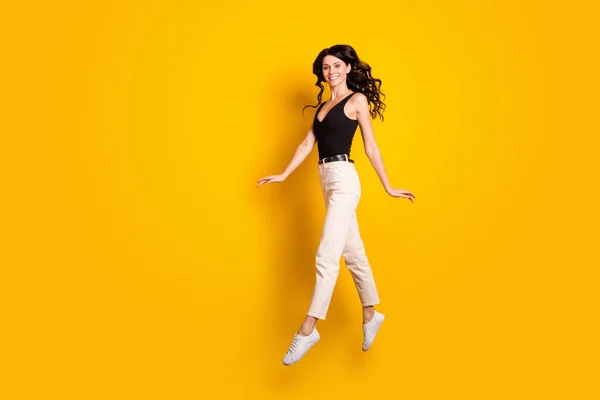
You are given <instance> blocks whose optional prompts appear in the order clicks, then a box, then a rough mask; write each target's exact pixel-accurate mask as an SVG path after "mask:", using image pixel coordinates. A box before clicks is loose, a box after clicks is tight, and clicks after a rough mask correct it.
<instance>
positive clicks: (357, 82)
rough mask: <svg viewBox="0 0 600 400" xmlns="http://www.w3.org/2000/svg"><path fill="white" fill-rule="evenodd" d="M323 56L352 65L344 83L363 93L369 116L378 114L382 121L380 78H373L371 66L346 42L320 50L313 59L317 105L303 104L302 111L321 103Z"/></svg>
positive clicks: (383, 108) (382, 105) (375, 116)
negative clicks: (317, 92) (366, 101)
mask: <svg viewBox="0 0 600 400" xmlns="http://www.w3.org/2000/svg"><path fill="white" fill-rule="evenodd" d="M325 56H334V57H336V58H339V59H340V60H342V61H343V62H344V63H345V64H346V65H348V64H350V65H352V69H351V70H350V72H349V73H348V75H347V77H346V84H347V85H348V88H349V89H350V90H352V91H354V92H360V93H362V94H364V95H365V96H366V97H367V99H368V100H369V113H370V114H371V118H373V119H375V118H377V117H378V116H379V118H381V120H382V121H383V111H384V110H385V103H384V102H383V101H382V99H381V98H382V97H383V98H384V99H385V94H384V93H383V92H382V91H381V79H376V78H373V76H372V75H371V66H370V65H369V64H367V63H366V62H364V61H363V60H361V59H360V58H359V57H358V55H357V54H356V51H355V50H354V49H353V48H352V46H349V45H347V44H337V45H335V46H331V47H329V48H327V49H323V50H321V52H320V53H319V55H318V56H317V58H316V59H315V61H314V62H313V74H315V75H316V76H317V82H316V83H315V86H317V87H318V88H319V89H320V91H319V94H318V95H317V105H316V106H313V105H310V104H309V105H307V106H304V108H303V109H302V112H303V113H304V109H305V108H306V107H312V108H317V107H319V105H321V99H322V97H323V91H324V90H325V87H324V86H323V82H326V80H325V77H324V76H323V59H324V58H325Z"/></svg>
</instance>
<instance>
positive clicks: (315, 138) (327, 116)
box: [258, 45, 415, 365]
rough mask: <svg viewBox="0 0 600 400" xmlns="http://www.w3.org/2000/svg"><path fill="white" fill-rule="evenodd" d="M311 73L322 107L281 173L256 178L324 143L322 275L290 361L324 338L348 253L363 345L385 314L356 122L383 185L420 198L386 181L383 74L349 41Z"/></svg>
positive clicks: (325, 54) (273, 178)
mask: <svg viewBox="0 0 600 400" xmlns="http://www.w3.org/2000/svg"><path fill="white" fill-rule="evenodd" d="M313 73H314V74H315V75H316V76H317V83H316V84H315V85H316V86H318V87H319V88H320V92H319V94H318V95H317V105H316V106H311V107H313V108H316V107H318V108H317V112H316V113H315V117H314V120H313V123H312V125H311V128H310V129H309V131H308V133H307V134H306V137H305V138H304V140H303V141H302V143H300V145H299V146H298V148H297V150H296V152H295V154H294V156H293V157H292V159H291V161H290V163H289V164H288V166H287V168H286V169H285V171H284V172H283V173H282V174H280V175H270V176H267V177H264V178H262V179H259V180H258V186H259V187H260V186H261V185H262V184H265V183H277V182H283V181H284V180H285V179H286V178H287V177H288V176H289V175H290V174H291V173H292V172H293V171H294V170H295V169H296V168H297V167H298V166H299V165H300V164H301V163H302V161H304V159H305V158H306V157H307V156H308V154H309V153H310V152H311V151H312V149H313V147H314V144H315V143H318V151H319V175H320V180H321V188H322V190H323V196H324V198H325V204H326V207H327V212H326V216H325V223H324V226H323V231H322V234H321V241H320V244H319V249H318V251H317V257H316V268H317V278H316V285H315V289H314V293H313V297H312V301H311V304H310V308H309V311H308V313H307V316H306V318H305V320H304V322H303V323H302V325H301V326H300V329H299V330H298V332H297V333H296V334H295V335H294V339H293V341H292V344H291V345H290V347H289V349H288V351H287V353H286V354H285V356H284V358H283V363H284V364H285V365H291V364H293V363H296V362H298V361H299V360H300V359H301V358H302V357H303V356H304V354H306V352H307V351H308V350H309V349H310V348H311V347H312V346H313V345H314V344H315V343H317V342H318V341H319V339H320V336H319V332H318V331H317V329H316V323H317V320H318V319H323V320H324V319H325V316H326V314H327V309H328V308H329V303H330V301H331V296H332V294H333V289H334V286H335V283H336V280H337V276H338V272H339V268H340V258H341V256H342V255H343V256H344V258H345V260H346V265H347V267H348V269H349V270H350V273H351V274H352V278H353V279H354V283H355V285H356V288H357V290H358V294H359V296H360V299H361V304H362V307H363V347H362V349H363V350H364V351H366V350H368V349H369V347H370V346H371V344H372V343H373V340H374V339H375V335H376V334H377V331H378V330H379V328H380V326H381V324H382V323H383V320H384V315H383V314H381V313H379V312H378V311H376V310H375V307H374V306H375V305H376V304H379V296H378V293H377V289H376V287H375V281H374V279H373V273H372V271H371V267H370V265H369V261H368V259H367V256H366V254H365V249H364V246H363V242H362V239H361V238H360V234H359V230H358V222H357V219H356V207H357V205H358V201H359V199H360V195H361V187H360V181H359V178H358V174H357V172H356V168H355V166H354V161H353V160H351V159H350V148H351V145H352V139H353V137H354V133H355V132H356V128H357V126H358V125H360V130H361V133H362V137H363V142H364V146H365V152H366V154H367V157H368V158H369V160H370V162H371V164H372V165H373V168H374V169H375V171H376V172H377V175H378V176H379V179H380V180H381V183H382V184H383V187H384V189H385V191H386V192H387V193H388V194H389V195H390V196H393V197H403V198H406V199H409V200H410V201H411V202H413V200H414V198H415V196H414V195H413V194H412V193H411V192H409V191H407V190H402V189H394V188H392V187H391V186H390V184H389V182H388V178H387V176H386V171H385V167H384V165H383V160H382V158H381V154H380V152H379V149H378V147H377V144H376V142H375V139H374V136H373V128H372V125H371V120H370V118H376V117H377V116H379V117H380V118H381V120H382V121H383V110H384V109H385V104H384V103H383V102H382V101H381V99H380V97H381V96H382V95H383V93H381V91H380V87H381V80H379V79H375V78H373V77H372V75H371V67H370V66H369V64H367V63H365V62H364V61H362V60H361V59H359V57H358V56H357V54H356V51H355V50H354V49H353V48H352V47H351V46H348V45H336V46H332V47H330V48H327V49H324V50H322V51H321V52H320V53H319V55H318V56H317V58H316V60H315V61H314V63H313ZM323 82H326V83H327V84H329V88H330V92H331V98H330V99H329V100H328V101H326V102H325V103H322V104H321V96H322V94H323V90H324V87H323V85H322V83H323ZM319 105H320V106H319ZM371 106H372V109H371ZM305 108H306V107H305Z"/></svg>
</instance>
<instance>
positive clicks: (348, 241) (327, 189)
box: [308, 161, 379, 319]
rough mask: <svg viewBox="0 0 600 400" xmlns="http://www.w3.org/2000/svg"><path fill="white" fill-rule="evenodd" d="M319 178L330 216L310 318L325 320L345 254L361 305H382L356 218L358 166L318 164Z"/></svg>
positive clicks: (320, 245)
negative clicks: (341, 259) (341, 260)
mask: <svg viewBox="0 0 600 400" xmlns="http://www.w3.org/2000/svg"><path fill="white" fill-rule="evenodd" d="M319 176H320V179H321V188H322V190H323V197H324V199H325V206H326V208H327V213H326V215H325V223H324V225H323V231H322V233H321V242H320V244H319V249H318V250H317V258H316V265H317V281H316V285H315V290H314V293H313V297H312V301H311V304H310V309H309V311H308V315H310V316H312V317H315V318H318V319H325V316H326V315H327V309H328V308H329V303H330V302H331V296H332V294H333V289H334V287H335V283H336V281H337V277H338V273H339V271H340V258H341V257H342V255H343V256H344V259H345V260H346V266H347V267H348V269H349V270H350V273H351V274H352V278H353V279H354V284H355V285H356V289H357V290H358V295H359V296H360V301H361V304H362V306H363V307H365V306H372V305H375V304H379V295H378V293H377V288H376V287H375V281H374V279H373V272H372V271H371V266H370V265H369V261H368V259H367V255H366V253H365V247H364V245H363V241H362V239H361V238H360V233H359V230H358V221H357V219H356V207H357V206H358V201H359V199H360V195H361V187H360V180H359V179H358V173H357V172H356V167H355V166H354V164H353V163H350V162H347V161H334V162H329V163H324V164H319Z"/></svg>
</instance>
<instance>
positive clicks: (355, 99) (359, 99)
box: [350, 92, 369, 105]
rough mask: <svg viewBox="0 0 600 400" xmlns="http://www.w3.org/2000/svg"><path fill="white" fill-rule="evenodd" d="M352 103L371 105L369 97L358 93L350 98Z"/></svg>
mask: <svg viewBox="0 0 600 400" xmlns="http://www.w3.org/2000/svg"><path fill="white" fill-rule="evenodd" d="M350 102H351V103H354V104H355V105H364V104H369V99H367V96H365V95H364V94H362V93H360V92H357V93H355V94H354V95H352V98H350Z"/></svg>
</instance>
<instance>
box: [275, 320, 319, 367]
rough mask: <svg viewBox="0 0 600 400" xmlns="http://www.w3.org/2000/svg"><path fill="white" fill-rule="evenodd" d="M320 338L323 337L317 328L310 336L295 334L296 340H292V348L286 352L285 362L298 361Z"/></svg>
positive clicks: (292, 362)
mask: <svg viewBox="0 0 600 400" xmlns="http://www.w3.org/2000/svg"><path fill="white" fill-rule="evenodd" d="M319 339H321V335H319V332H317V328H315V330H314V331H313V332H312V333H311V334H310V335H308V336H302V335H299V334H297V333H296V334H294V340H292V344H291V345H290V348H289V349H288V351H287V353H285V357H283V363H284V364H285V365H292V364H294V363H297V362H298V361H300V359H301V358H302V357H304V355H305V354H306V352H307V351H308V350H310V348H311V347H313V346H314V344H315V343H317V342H318V341H319Z"/></svg>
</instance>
